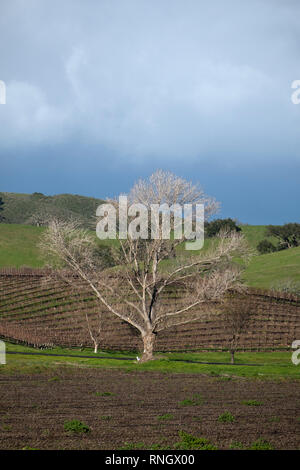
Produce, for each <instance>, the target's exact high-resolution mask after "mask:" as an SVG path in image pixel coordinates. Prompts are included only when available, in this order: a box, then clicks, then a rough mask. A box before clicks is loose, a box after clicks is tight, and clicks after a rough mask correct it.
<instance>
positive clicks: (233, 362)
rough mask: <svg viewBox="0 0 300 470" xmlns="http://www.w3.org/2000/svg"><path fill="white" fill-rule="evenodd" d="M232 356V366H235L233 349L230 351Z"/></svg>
mask: <svg viewBox="0 0 300 470" xmlns="http://www.w3.org/2000/svg"><path fill="white" fill-rule="evenodd" d="M230 355H231V364H234V350H233V349H232V350H231V351H230Z"/></svg>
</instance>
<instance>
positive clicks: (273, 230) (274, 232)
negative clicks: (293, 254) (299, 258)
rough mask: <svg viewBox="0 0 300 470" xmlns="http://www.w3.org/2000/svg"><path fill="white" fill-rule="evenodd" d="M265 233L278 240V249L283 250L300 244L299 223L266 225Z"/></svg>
mask: <svg viewBox="0 0 300 470" xmlns="http://www.w3.org/2000/svg"><path fill="white" fill-rule="evenodd" d="M266 235H267V236H269V237H275V238H277V240H278V249H279V250H285V249H286V248H293V247H296V246H299V244H300V224H297V223H290V224H285V225H268V226H267V227H266Z"/></svg>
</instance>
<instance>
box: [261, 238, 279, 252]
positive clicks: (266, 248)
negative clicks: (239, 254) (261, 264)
mask: <svg viewBox="0 0 300 470" xmlns="http://www.w3.org/2000/svg"><path fill="white" fill-rule="evenodd" d="M256 248H257V251H258V252H259V253H260V254H261V255H265V254H267V253H273V252H274V251H277V248H276V246H275V245H273V243H271V242H270V241H269V240H262V241H261V242H259V244H258V245H257V247H256Z"/></svg>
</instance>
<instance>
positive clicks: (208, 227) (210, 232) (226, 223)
mask: <svg viewBox="0 0 300 470" xmlns="http://www.w3.org/2000/svg"><path fill="white" fill-rule="evenodd" d="M221 230H226V231H230V232H240V231H241V228H240V227H238V226H237V224H236V222H235V221H234V220H232V219H230V218H229V219H216V220H213V221H212V222H206V223H205V235H206V236H207V237H208V238H211V237H215V236H216V235H217V234H218V233H219V232H220V231H221Z"/></svg>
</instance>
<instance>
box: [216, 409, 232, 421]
mask: <svg viewBox="0 0 300 470" xmlns="http://www.w3.org/2000/svg"><path fill="white" fill-rule="evenodd" d="M218 421H219V422H220V423H233V421H234V416H232V414H231V413H229V411H225V413H222V414H221V415H220V416H219V417H218Z"/></svg>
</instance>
